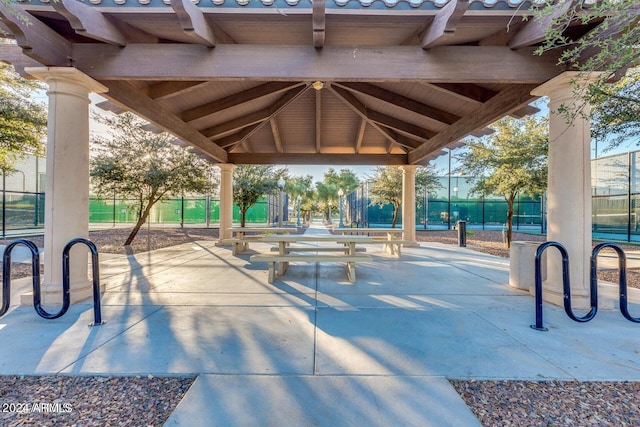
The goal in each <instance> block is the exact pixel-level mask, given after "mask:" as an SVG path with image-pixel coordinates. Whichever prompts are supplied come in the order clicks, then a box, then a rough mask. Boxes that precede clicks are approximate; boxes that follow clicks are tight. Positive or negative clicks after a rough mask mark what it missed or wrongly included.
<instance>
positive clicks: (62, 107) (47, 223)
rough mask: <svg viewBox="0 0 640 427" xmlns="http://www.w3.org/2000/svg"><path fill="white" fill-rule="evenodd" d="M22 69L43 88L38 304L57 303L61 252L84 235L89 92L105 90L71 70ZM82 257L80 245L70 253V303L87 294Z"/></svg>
mask: <svg viewBox="0 0 640 427" xmlns="http://www.w3.org/2000/svg"><path fill="white" fill-rule="evenodd" d="M25 71H26V72H27V73H29V74H31V75H32V76H34V77H37V78H39V79H41V80H43V81H44V82H45V83H47V84H48V85H49V90H48V91H47V95H48V96H49V122H48V130H47V132H48V135H47V175H46V185H45V206H44V209H45V218H44V282H43V286H42V300H43V303H44V304H59V303H60V302H61V301H62V250H63V248H64V246H65V245H66V244H67V242H68V241H69V240H71V239H73V238H76V237H83V238H88V237H89V103H90V101H89V93H90V92H95V93H103V92H106V91H107V89H106V88H105V87H104V86H103V85H101V84H100V83H98V82H96V81H95V80H93V79H92V78H90V77H88V76H87V75H85V74H83V73H81V72H80V71H78V70H77V69H75V68H68V67H34V68H26V69H25ZM87 253H88V251H87V248H86V246H84V245H81V244H80V245H76V246H74V247H73V249H72V250H71V252H70V285H71V300H72V302H74V301H79V300H83V299H86V298H88V297H90V296H91V295H92V288H91V282H90V281H89V280H88V278H87V264H88V258H87ZM25 299H27V300H28V299H29V296H28V295H26V296H25Z"/></svg>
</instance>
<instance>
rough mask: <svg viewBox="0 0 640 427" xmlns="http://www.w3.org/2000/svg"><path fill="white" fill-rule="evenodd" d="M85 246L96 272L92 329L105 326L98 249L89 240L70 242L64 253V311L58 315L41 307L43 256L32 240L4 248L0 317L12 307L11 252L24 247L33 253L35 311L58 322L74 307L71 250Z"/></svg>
mask: <svg viewBox="0 0 640 427" xmlns="http://www.w3.org/2000/svg"><path fill="white" fill-rule="evenodd" d="M77 243H83V244H85V245H86V246H87V247H88V248H89V250H90V251H91V267H92V270H93V319H94V320H93V323H91V324H90V325H89V326H95V325H102V324H104V323H106V322H103V321H102V314H101V310H100V270H99V265H98V249H97V248H96V245H94V244H93V242H91V241H90V240H87V239H83V238H77V239H72V240H70V241H69V242H68V243H67V244H66V246H65V247H64V249H63V251H62V308H61V309H60V311H58V312H57V313H49V312H47V311H46V310H45V309H44V308H42V304H41V301H42V298H41V293H40V254H39V252H38V247H37V246H36V245H35V244H34V243H33V242H31V241H29V240H25V239H18V240H14V241H13V242H11V243H10V244H9V245H8V246H7V247H6V249H5V251H4V255H3V257H2V306H0V316H3V315H4V314H5V313H6V312H7V311H8V310H9V306H10V305H11V251H13V249H14V248H15V247H16V246H18V245H24V246H26V247H27V248H28V249H29V251H30V252H31V278H32V279H31V280H32V283H33V308H34V309H35V310H36V313H38V315H39V316H40V317H43V318H45V319H57V318H59V317H61V316H62V315H64V314H65V313H66V312H67V310H69V306H70V305H71V293H70V283H69V282H70V278H69V251H70V250H71V248H72V247H73V246H74V245H75V244H77Z"/></svg>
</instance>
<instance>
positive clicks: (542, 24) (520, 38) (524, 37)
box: [509, 0, 574, 49]
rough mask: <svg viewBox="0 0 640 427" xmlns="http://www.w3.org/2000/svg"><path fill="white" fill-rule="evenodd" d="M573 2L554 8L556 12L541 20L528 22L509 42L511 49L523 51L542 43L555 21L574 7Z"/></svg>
mask: <svg viewBox="0 0 640 427" xmlns="http://www.w3.org/2000/svg"><path fill="white" fill-rule="evenodd" d="M573 3H574V2H573V0H567V1H565V2H562V3H561V4H560V5H557V6H555V7H554V11H553V12H552V13H551V14H549V15H546V16H544V17H542V18H540V19H532V20H530V21H528V22H527V23H526V24H525V25H524V26H523V27H522V28H521V29H520V31H518V32H517V33H516V35H515V36H514V37H513V38H512V39H511V41H510V42H509V47H510V48H511V49H521V48H523V47H527V46H531V45H534V44H536V43H539V42H541V41H542V40H544V38H545V37H546V35H547V31H549V29H550V28H551V26H552V25H553V23H554V20H555V19H556V18H558V17H559V16H561V15H562V14H564V13H565V12H566V11H567V10H569V8H570V7H572V6H573Z"/></svg>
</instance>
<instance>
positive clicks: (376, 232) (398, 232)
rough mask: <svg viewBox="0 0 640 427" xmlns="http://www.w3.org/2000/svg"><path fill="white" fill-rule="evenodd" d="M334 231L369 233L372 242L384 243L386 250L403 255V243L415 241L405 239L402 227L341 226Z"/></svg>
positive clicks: (344, 233) (342, 233) (346, 233)
mask: <svg viewBox="0 0 640 427" xmlns="http://www.w3.org/2000/svg"><path fill="white" fill-rule="evenodd" d="M333 232H334V233H339V234H341V235H367V236H369V237H371V239H372V243H382V244H383V245H384V251H385V252H387V253H389V254H391V255H395V256H397V257H400V256H402V245H408V244H411V243H413V242H411V241H410V240H403V239H402V237H403V236H404V230H403V229H402V228H350V227H340V228H334V229H333Z"/></svg>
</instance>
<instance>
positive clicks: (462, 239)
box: [456, 221, 467, 248]
mask: <svg viewBox="0 0 640 427" xmlns="http://www.w3.org/2000/svg"><path fill="white" fill-rule="evenodd" d="M456 228H457V229H458V246H460V247H461V248H465V247H466V246H467V221H458V223H457V224H456Z"/></svg>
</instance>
